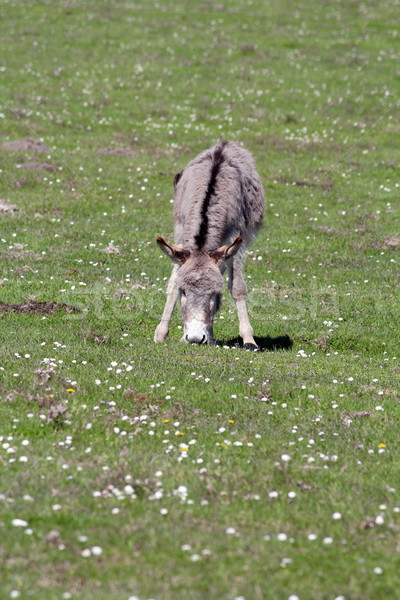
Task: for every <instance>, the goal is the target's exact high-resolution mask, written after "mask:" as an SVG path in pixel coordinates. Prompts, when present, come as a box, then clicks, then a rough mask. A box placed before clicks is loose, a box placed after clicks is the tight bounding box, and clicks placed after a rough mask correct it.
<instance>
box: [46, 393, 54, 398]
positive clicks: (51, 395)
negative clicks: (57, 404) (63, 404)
mask: <svg viewBox="0 0 400 600" xmlns="http://www.w3.org/2000/svg"><path fill="white" fill-rule="evenodd" d="M46 398H54V396H53V394H47V396H46Z"/></svg>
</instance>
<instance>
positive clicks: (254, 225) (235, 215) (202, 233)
mask: <svg viewBox="0 0 400 600" xmlns="http://www.w3.org/2000/svg"><path fill="white" fill-rule="evenodd" d="M174 185H175V207H174V221H175V241H176V243H178V244H182V245H183V247H184V248H187V249H188V250H205V251H209V250H215V248H218V247H219V246H221V245H223V244H226V243H228V242H233V240H234V239H236V238H237V237H238V236H240V237H242V238H243V242H244V245H248V244H249V243H250V242H251V241H252V240H253V239H254V238H255V236H256V235H257V232H258V230H259V228H260V226H261V223H262V217H263V212H264V193H263V188H262V184H261V181H260V178H259V176H258V173H257V170H256V167H255V164H254V160H253V157H252V156H251V154H250V153H249V152H248V151H247V150H245V149H244V148H241V147H240V146H238V145H237V144H235V143H233V142H220V143H219V144H217V145H216V146H214V147H213V148H210V149H209V150H206V151H205V152H202V153H201V154H199V155H198V156H197V157H196V158H195V159H193V160H192V161H191V162H190V163H189V164H188V165H187V166H186V167H185V169H184V170H183V171H182V172H181V173H179V174H178V175H176V176H175V180H174Z"/></svg>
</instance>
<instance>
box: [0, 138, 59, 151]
mask: <svg viewBox="0 0 400 600" xmlns="http://www.w3.org/2000/svg"><path fill="white" fill-rule="evenodd" d="M2 149H3V150H8V151H9V152H50V148H49V147H48V146H47V145H46V144H44V143H43V142H41V141H39V140H34V139H33V138H27V139H26V140H13V141H12V142H4V144H3V145H2Z"/></svg>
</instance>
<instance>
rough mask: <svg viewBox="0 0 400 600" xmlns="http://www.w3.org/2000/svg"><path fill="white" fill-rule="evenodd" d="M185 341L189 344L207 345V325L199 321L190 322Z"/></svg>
mask: <svg viewBox="0 0 400 600" xmlns="http://www.w3.org/2000/svg"><path fill="white" fill-rule="evenodd" d="M185 340H186V341H187V342H189V344H206V343H207V328H206V325H205V323H203V322H202V321H199V320H197V319H193V320H192V321H190V322H189V323H188V324H187V327H186V333H185Z"/></svg>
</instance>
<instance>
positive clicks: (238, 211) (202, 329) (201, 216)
mask: <svg viewBox="0 0 400 600" xmlns="http://www.w3.org/2000/svg"><path fill="white" fill-rule="evenodd" d="M174 188H175V204H174V223H175V244H176V245H171V244H168V243H167V242H165V241H164V240H163V238H161V237H159V238H157V243H158V245H159V246H160V248H161V250H162V251H163V252H165V254H166V255H167V256H168V257H169V258H170V260H171V261H172V263H173V265H174V266H173V270H172V275H171V278H170V280H169V283H168V292H167V302H166V304H165V308H164V313H163V316H162V319H161V322H160V324H159V325H158V327H157V329H156V331H155V334H154V341H155V342H163V341H164V340H165V339H166V337H167V335H168V330H169V323H170V320H171V315H172V312H173V310H174V306H175V303H176V301H177V299H178V296H179V298H180V304H181V308H182V319H183V325H184V334H183V338H182V340H181V341H186V342H190V343H197V344H205V343H207V344H213V343H214V335H213V321H214V317H215V314H216V312H217V311H218V308H219V305H220V301H221V290H222V287H223V278H222V276H223V274H224V272H225V271H226V269H228V287H229V290H230V292H231V294H232V297H233V299H234V300H235V303H236V308H237V311H238V316H239V333H240V336H241V337H242V338H243V344H244V346H245V347H246V348H251V349H256V348H257V345H256V343H255V341H254V337H253V328H252V327H251V325H250V321H249V317H248V314H247V308H246V296H247V288H246V283H245V281H244V275H243V259H244V252H245V248H246V246H248V245H249V244H250V243H251V242H252V241H253V240H254V238H255V237H256V235H257V233H258V231H259V229H260V227H261V224H262V217H263V212H264V192H263V188H262V184H261V181H260V178H259V176H258V173H257V170H256V167H255V164H254V160H253V158H252V156H251V154H250V153H249V152H248V151H247V150H245V149H244V148H241V147H240V146H237V145H236V144H234V143H233V142H226V141H224V142H221V143H219V144H217V145H216V146H214V147H213V148H210V149H209V150H206V151H205V152H202V153H201V154H199V155H198V156H197V157H196V158H195V159H193V160H192V161H191V162H190V163H189V164H188V165H187V166H186V167H185V169H184V170H183V171H182V172H181V173H178V174H177V175H175V179H174Z"/></svg>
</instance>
